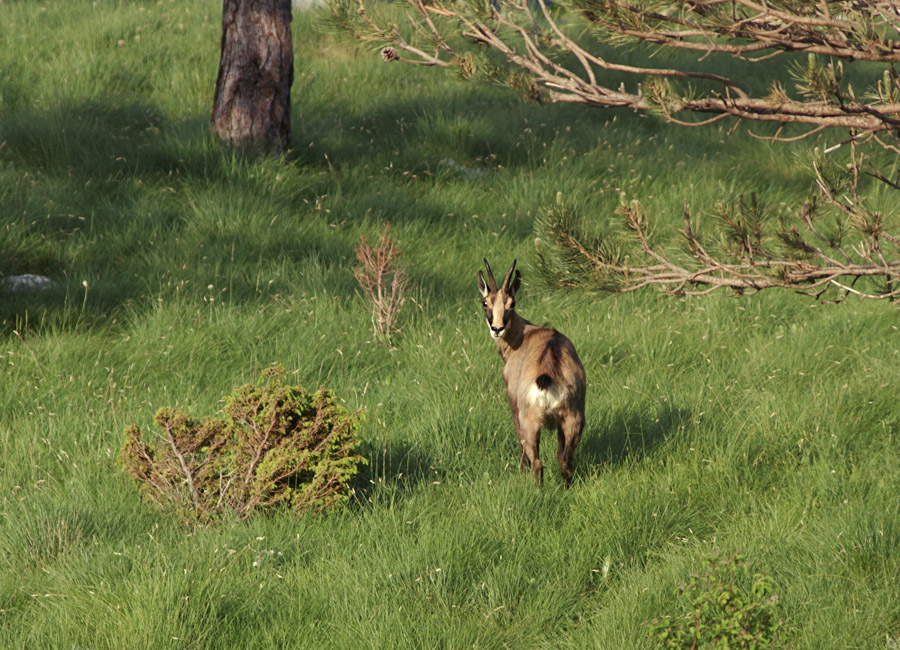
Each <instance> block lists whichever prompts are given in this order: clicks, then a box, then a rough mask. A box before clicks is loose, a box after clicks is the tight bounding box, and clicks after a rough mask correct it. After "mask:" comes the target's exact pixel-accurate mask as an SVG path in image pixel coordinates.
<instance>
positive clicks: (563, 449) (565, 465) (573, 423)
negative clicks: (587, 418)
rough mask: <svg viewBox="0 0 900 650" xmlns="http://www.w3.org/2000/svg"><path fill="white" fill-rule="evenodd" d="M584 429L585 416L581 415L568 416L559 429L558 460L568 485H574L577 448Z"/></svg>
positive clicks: (572, 414) (571, 414)
mask: <svg viewBox="0 0 900 650" xmlns="http://www.w3.org/2000/svg"><path fill="white" fill-rule="evenodd" d="M582 429H584V416H583V415H581V414H580V413H570V414H569V415H567V416H566V417H565V418H563V421H562V422H561V423H560V426H559V428H558V429H557V437H558V438H559V449H557V451H556V458H557V460H558V461H559V471H560V472H562V476H563V479H565V481H566V485H570V484H571V483H572V469H573V465H574V458H575V448H576V447H577V446H578V443H579V441H580V440H581V430H582Z"/></svg>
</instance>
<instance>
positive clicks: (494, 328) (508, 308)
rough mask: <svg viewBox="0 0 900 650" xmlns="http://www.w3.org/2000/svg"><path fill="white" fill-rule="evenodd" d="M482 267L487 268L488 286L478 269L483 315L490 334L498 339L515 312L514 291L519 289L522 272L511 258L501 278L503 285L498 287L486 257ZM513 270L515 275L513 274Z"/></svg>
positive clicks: (504, 331)
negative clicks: (506, 270) (511, 261)
mask: <svg viewBox="0 0 900 650" xmlns="http://www.w3.org/2000/svg"><path fill="white" fill-rule="evenodd" d="M484 268H486V269H487V273H488V280H490V286H488V284H487V283H486V282H485V281H484V273H482V272H481V271H479V272H478V290H479V291H481V296H482V298H483V300H482V301H481V306H482V307H484V317H485V318H486V319H487V324H488V328H489V329H490V332H491V336H492V337H494V338H495V339H499V338H502V337H503V335H504V334H505V333H506V326H507V325H508V324H509V321H510V319H511V318H512V317H513V314H515V309H516V292H517V291H518V290H519V285H520V284H522V274H521V273H519V272H518V271H516V270H515V268H516V260H513V263H512V266H511V267H509V273H507V274H506V279H505V280H503V286H501V287H500V288H499V289H498V288H497V281H496V280H494V274H493V272H491V265H490V264H488V261H487V259H485V260H484ZM514 271H515V275H513V272H514ZM510 280H511V281H510Z"/></svg>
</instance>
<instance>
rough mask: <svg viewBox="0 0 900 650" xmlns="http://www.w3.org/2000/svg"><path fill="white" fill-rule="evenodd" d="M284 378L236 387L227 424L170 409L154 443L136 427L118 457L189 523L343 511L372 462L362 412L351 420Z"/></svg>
mask: <svg viewBox="0 0 900 650" xmlns="http://www.w3.org/2000/svg"><path fill="white" fill-rule="evenodd" d="M283 375H284V370H283V369H282V368H281V367H280V366H274V367H272V368H269V369H268V370H266V371H265V372H264V373H263V375H262V376H261V377H260V380H259V382H257V384H247V385H245V386H241V387H240V388H238V389H237V391H236V392H235V393H234V395H232V396H230V397H228V398H226V400H225V409H224V411H225V417H224V418H217V417H206V418H199V419H198V418H193V417H190V416H188V415H186V414H185V413H183V412H182V411H180V410H178V409H175V408H162V409H160V410H159V411H158V412H157V414H156V417H155V421H156V423H157V424H158V425H159V428H160V430H161V432H160V433H158V434H156V435H155V436H150V435H145V434H144V432H142V431H141V430H140V429H139V428H138V427H137V426H135V425H131V426H129V427H128V428H127V429H126V430H125V442H124V444H123V445H122V448H121V450H120V453H119V460H120V463H121V464H122V466H123V467H124V469H125V472H126V473H127V474H128V475H129V476H130V477H131V478H132V479H134V480H135V481H136V482H137V483H138V485H139V486H140V489H141V491H142V492H143V494H144V495H145V496H146V497H147V498H149V499H150V500H151V501H154V502H155V503H157V504H158V505H159V506H160V507H162V508H164V509H170V510H173V511H174V512H175V513H176V514H177V515H178V516H179V517H181V518H183V519H185V520H199V521H209V520H212V519H215V518H219V517H222V516H228V515H231V516H235V517H237V518H239V519H246V518H248V517H249V516H250V515H251V514H253V513H254V512H256V511H257V510H265V509H270V508H275V507H285V508H288V509H290V510H291V511H292V512H294V513H296V514H302V513H306V512H310V511H321V510H324V509H326V508H330V507H333V506H338V505H341V504H344V503H345V502H346V501H347V500H348V499H349V497H350V495H351V493H352V488H351V486H350V483H351V481H352V479H353V478H354V476H356V473H357V470H358V468H359V465H360V463H364V462H365V460H364V459H363V458H362V457H361V456H359V455H357V454H356V448H357V443H358V441H357V435H356V431H357V428H358V425H359V413H355V414H348V412H347V410H346V409H345V408H344V407H343V406H341V405H340V404H338V403H337V402H336V400H335V397H334V395H333V394H332V393H331V392H329V391H326V390H319V391H316V392H314V393H308V392H306V391H305V390H304V389H303V388H302V387H299V386H286V385H284V384H283V383H282V376H283Z"/></svg>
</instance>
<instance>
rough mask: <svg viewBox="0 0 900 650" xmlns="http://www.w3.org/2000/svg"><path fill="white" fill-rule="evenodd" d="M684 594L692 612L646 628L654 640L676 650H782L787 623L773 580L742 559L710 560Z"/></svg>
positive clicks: (682, 589)
mask: <svg viewBox="0 0 900 650" xmlns="http://www.w3.org/2000/svg"><path fill="white" fill-rule="evenodd" d="M680 591H681V592H682V593H683V594H684V595H686V596H687V597H688V598H690V602H691V607H690V610H689V611H687V612H684V613H682V614H680V615H676V616H664V617H662V618H658V619H654V620H652V621H649V622H648V623H647V625H648V627H649V628H650V635H651V636H653V637H655V638H656V639H658V640H659V641H662V642H663V647H665V648H671V649H672V650H685V649H689V648H715V649H717V650H726V649H728V650H730V649H737V648H740V649H742V650H762V649H763V648H784V647H787V644H786V643H784V642H783V640H782V626H783V622H784V621H783V619H781V618H779V617H778V615H777V611H776V604H777V602H778V596H776V595H774V594H773V593H772V579H771V578H769V577H768V576H764V575H760V574H755V575H753V576H752V577H751V576H750V572H749V568H748V566H747V563H746V562H745V561H744V560H743V558H742V557H741V556H740V555H738V554H735V555H732V556H730V557H725V558H723V557H720V556H718V555H716V556H713V557H710V558H708V559H707V560H706V568H705V569H704V571H703V572H702V573H700V574H699V575H695V576H693V577H692V578H691V580H690V582H689V583H688V584H687V586H686V587H682V588H681V589H680Z"/></svg>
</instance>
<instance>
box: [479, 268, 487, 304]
mask: <svg viewBox="0 0 900 650" xmlns="http://www.w3.org/2000/svg"><path fill="white" fill-rule="evenodd" d="M478 290H479V291H480V292H481V296H482V297H483V298H487V295H488V293H489V292H488V287H487V283H486V282H485V281H484V273H482V272H481V271H479V272H478Z"/></svg>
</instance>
